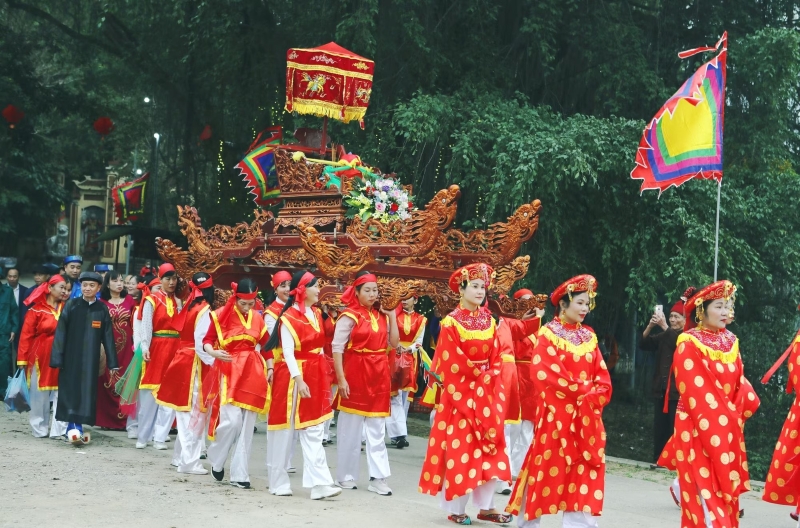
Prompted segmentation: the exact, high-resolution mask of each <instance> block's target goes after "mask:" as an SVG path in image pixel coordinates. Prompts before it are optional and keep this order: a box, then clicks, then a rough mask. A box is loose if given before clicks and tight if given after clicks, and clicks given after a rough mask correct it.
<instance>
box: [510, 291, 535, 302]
mask: <svg viewBox="0 0 800 528" xmlns="http://www.w3.org/2000/svg"><path fill="white" fill-rule="evenodd" d="M526 295H530V296H531V297H533V292H532V291H530V290H529V289H527V288H522V289H521V290H517V291H515V292H514V299H517V300H519V299H521V298H522V297H525V296H526Z"/></svg>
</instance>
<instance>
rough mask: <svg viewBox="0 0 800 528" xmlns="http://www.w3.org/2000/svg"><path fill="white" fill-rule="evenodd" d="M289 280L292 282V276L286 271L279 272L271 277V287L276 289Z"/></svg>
mask: <svg viewBox="0 0 800 528" xmlns="http://www.w3.org/2000/svg"><path fill="white" fill-rule="evenodd" d="M290 280H292V276H291V275H290V274H289V272H288V271H279V272H278V273H276V274H275V275H273V276H272V287H273V288H277V287H278V286H280V285H281V284H282V283H284V282H286V281H290Z"/></svg>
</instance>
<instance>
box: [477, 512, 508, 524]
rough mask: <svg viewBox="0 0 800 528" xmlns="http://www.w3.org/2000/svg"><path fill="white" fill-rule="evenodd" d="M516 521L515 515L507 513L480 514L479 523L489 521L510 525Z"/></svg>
mask: <svg viewBox="0 0 800 528" xmlns="http://www.w3.org/2000/svg"><path fill="white" fill-rule="evenodd" d="M513 519H514V516H513V515H509V514H507V513H486V514H483V513H479V514H478V520H479V521H489V522H492V523H495V524H508V523H510V522H511V521H512V520H513Z"/></svg>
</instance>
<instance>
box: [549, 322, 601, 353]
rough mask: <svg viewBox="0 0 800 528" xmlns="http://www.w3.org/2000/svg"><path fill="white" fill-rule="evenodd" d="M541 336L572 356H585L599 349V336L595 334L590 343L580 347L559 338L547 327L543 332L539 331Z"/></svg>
mask: <svg viewBox="0 0 800 528" xmlns="http://www.w3.org/2000/svg"><path fill="white" fill-rule="evenodd" d="M539 335H540V336H541V337H544V338H546V339H547V340H548V341H550V342H551V343H553V345H555V347H556V348H558V349H561V350H566V351H567V352H569V353H570V354H574V355H576V356H585V355H586V354H588V353H589V352H594V349H595V348H597V336H596V335H594V334H592V338H591V339H590V340H589V341H587V342H585V343H581V344H580V345H576V344H574V343H570V342H569V341H567V340H566V339H564V338H561V337H558V336H557V335H556V334H554V333H553V331H552V330H550V329H549V328H547V327H546V326H543V327H542V328H541V330H539Z"/></svg>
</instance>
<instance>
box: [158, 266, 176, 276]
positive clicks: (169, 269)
mask: <svg viewBox="0 0 800 528" xmlns="http://www.w3.org/2000/svg"><path fill="white" fill-rule="evenodd" d="M170 272H172V273H175V267H174V266H173V265H172V264H170V263H169V262H167V263H166V264H162V265H161V267H160V268H158V276H159V277H163V276H164V275H166V274H167V273H170Z"/></svg>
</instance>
